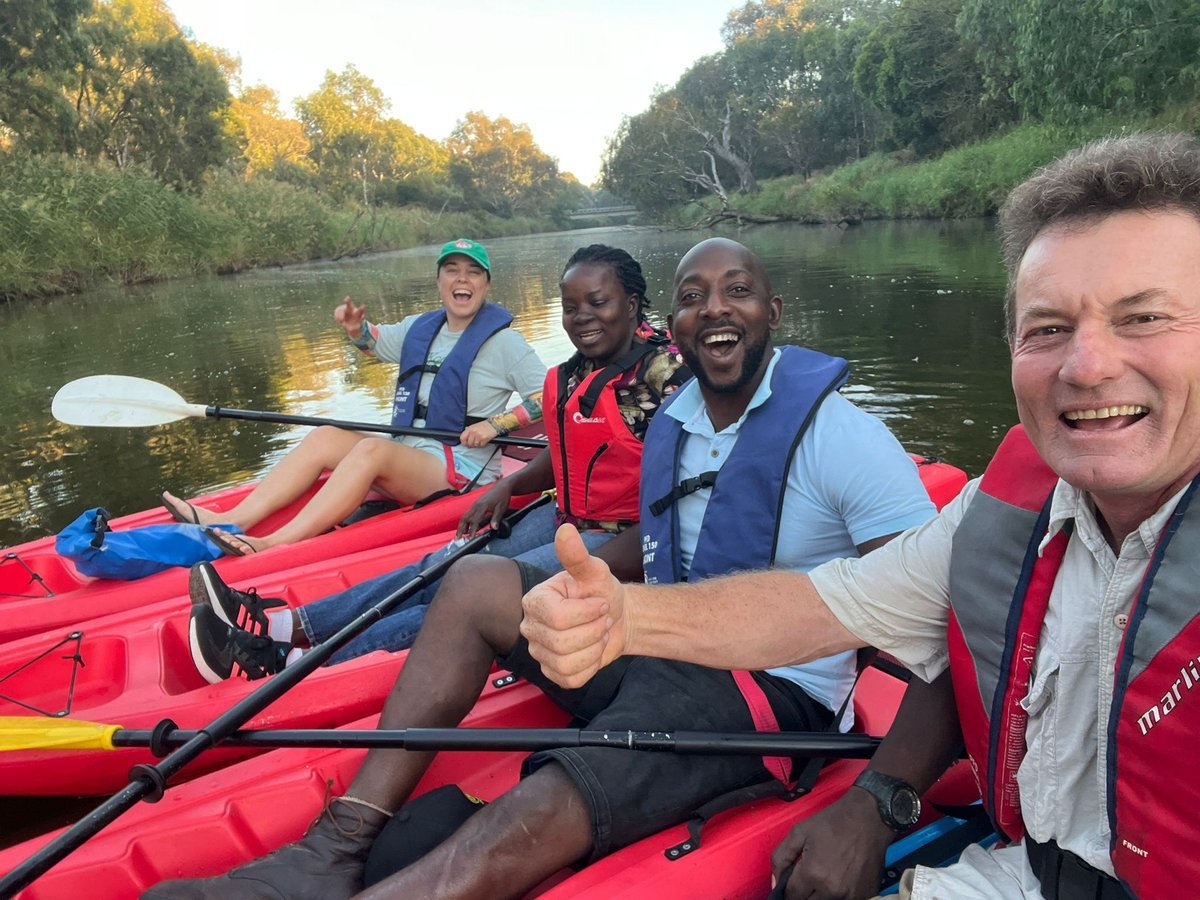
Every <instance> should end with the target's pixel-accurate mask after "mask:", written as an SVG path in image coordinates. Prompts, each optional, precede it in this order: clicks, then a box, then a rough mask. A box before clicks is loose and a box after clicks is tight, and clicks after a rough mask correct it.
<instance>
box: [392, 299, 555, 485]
mask: <svg viewBox="0 0 1200 900" xmlns="http://www.w3.org/2000/svg"><path fill="white" fill-rule="evenodd" d="M417 318H418V317H417V316H415V315H413V316H408V317H407V318H405V319H404V320H403V321H401V322H398V323H395V324H392V325H377V326H375V327H376V328H377V329H378V334H377V336H376V339H375V347H374V348H373V351H372V352H373V353H374V354H375V355H376V356H377V357H379V359H381V360H383V361H384V362H391V363H399V362H400V352H401V350H402V349H403V347H404V338H405V335H407V334H408V330H409V329H410V328H412V326H413V323H414V322H416V320H417ZM462 334H463V332H461V331H450V330H448V329H447V328H446V326H445V325H443V326H442V328H441V330H439V331H438V333H437V335H436V336H435V337H434V339H433V343H432V344H431V345H430V348H429V357H428V362H429V363H430V364H431V365H435V366H438V365H441V364H442V362H443V361H444V360H445V359H446V357H447V356H448V355H449V354H450V351H451V350H453V349H454V346H455V345H456V344H457V343H458V339H459V338H460V337H461V336H462ZM433 379H434V376H433V375H431V374H429V373H428V372H426V373H425V374H423V375H422V376H421V384H420V386H419V387H418V388H417V401H418V403H420V404H421V405H422V406H424V405H427V404H428V403H429V394H430V391H431V390H432V387H433ZM545 379H546V366H545V364H544V363H543V362H542V361H541V360H540V359H538V355H537V353H535V352H534V350H533V348H532V347H530V346H529V344H527V343H526V342H525V338H523V337H521V335H520V333H519V332H517V331H516V330H514V329H512V328H503V329H501V330H500V331H498V332H496V333H495V334H494V335H492V336H491V337H490V338H488V339H487V340H486V341H484V343H483V346H482V347H480V348H479V354H478V355H477V356H476V357H475V362H474V364H473V365H472V366H471V372H470V374H469V375H468V377H467V415H468V416H473V417H476V418H480V419H486V418H489V417H491V416H494V415H497V414H499V413H502V412H504V411H505V410H506V409H508V408H509V406H510V405H511V398H512V394H513V392H514V391H516V392H517V393H518V394H520V395H521V397H522V398H526V397H528V396H530V395H531V394H535V393H537V392H538V391H540V390H541V389H542V384H543V382H544V381H545ZM413 425H415V426H416V427H418V428H421V427H424V425H425V420H424V419H415V420H414V421H413ZM397 440H399V441H401V442H402V443H404V444H406V445H408V446H410V447H415V448H416V449H418V450H424V451H425V452H427V453H433V454H434V455H436V456H442V455H443V453H444V451H443V449H442V444H441V443H439V442H438V441H435V440H431V439H429V438H419V437H403V438H397ZM495 449H496V448H495V447H494V446H493V445H491V444H489V445H487V446H486V447H475V448H470V447H464V446H462V445H459V446H457V447H455V448H454V459H455V468H456V470H457V471H458V473H459V474H460V475H463V476H464V477H466V478H474V477H475V476H476V475H477V474H478V473H479V471H480V469H481V468H483V467H484V466H485V465H486V467H487V471H486V472H484V474H483V477H482V478H480V479H479V482H480V483H481V484H486V483H487V482H489V481H495V480H496V479H497V478H499V477H500V454H499V453H495V452H494V451H495Z"/></svg>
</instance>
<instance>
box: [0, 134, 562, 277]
mask: <svg viewBox="0 0 1200 900" xmlns="http://www.w3.org/2000/svg"><path fill="white" fill-rule="evenodd" d="M554 228H555V226H554V224H553V223H552V222H550V221H549V220H543V219H529V218H523V219H501V218H498V217H496V216H493V215H490V214H488V213H485V212H454V213H439V212H437V211H433V210H428V209H425V208H424V207H417V206H408V207H400V208H371V209H366V208H354V207H333V206H331V205H329V204H327V203H326V202H325V201H324V199H323V198H322V197H321V196H320V195H318V194H317V193H315V192H314V191H312V190H309V189H306V188H301V187H297V186H294V185H290V184H286V183H283V182H278V181H270V180H266V179H251V180H249V181H247V180H245V179H243V178H241V177H239V176H237V175H234V174H232V173H222V174H219V175H218V176H216V177H215V178H214V179H213V180H212V182H211V183H210V184H208V185H207V186H206V188H205V189H204V191H203V192H202V193H200V194H199V195H198V196H191V195H187V194H181V193H178V192H176V191H174V190H172V189H170V188H168V187H165V186H163V185H162V184H160V183H159V182H158V181H156V180H155V179H154V178H152V177H151V176H150V175H148V174H146V173H144V172H140V171H137V170H117V169H115V168H114V167H112V166H109V165H105V164H101V163H95V162H86V161H82V160H77V159H70V158H66V157H54V156H50V157H31V156H20V155H7V154H4V153H2V152H0V297H3V298H9V299H11V298H21V297H35V296H42V295H49V294H57V293H64V292H72V291H78V290H83V289H86V288H88V287H91V286H93V285H95V284H97V283H100V282H103V281H116V282H121V283H134V282H139V281H149V280H157V279H162V278H171V277H175V276H180V275H189V274H196V273H201V272H236V271H241V270H243V269H248V268H253V267H256V266H268V265H283V264H286V263H291V262H302V261H304V260H309V259H318V258H322V257H332V256H338V257H341V256H354V255H357V254H361V253H367V252H373V251H378V250H389V249H396V248H400V247H411V246H416V245H419V244H425V243H433V242H436V241H440V240H445V239H446V237H447V236H453V235H460V234H470V235H472V236H477V237H481V238H487V237H498V236H504V235H512V234H529V233H532V232H537V231H551V230H554Z"/></svg>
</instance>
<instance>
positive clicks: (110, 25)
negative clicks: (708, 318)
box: [0, 0, 588, 216]
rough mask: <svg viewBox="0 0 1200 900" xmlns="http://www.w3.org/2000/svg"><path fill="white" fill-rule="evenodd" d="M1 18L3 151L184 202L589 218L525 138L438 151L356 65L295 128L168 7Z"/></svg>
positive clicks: (468, 131) (477, 136) (45, 11)
mask: <svg viewBox="0 0 1200 900" xmlns="http://www.w3.org/2000/svg"><path fill="white" fill-rule="evenodd" d="M0 13H2V14H3V20H2V26H3V27H0V153H4V152H18V151H19V152H21V153H25V154H34V155H37V154H46V153H62V154H66V155H69V156H75V157H79V158H83V159H90V160H103V161H106V162H108V163H111V164H112V165H113V166H115V167H116V168H117V169H119V170H129V169H131V168H138V169H141V170H144V171H145V172H149V173H150V174H152V175H153V176H154V177H156V178H157V179H158V180H160V181H161V182H163V183H165V184H168V185H171V186H173V187H175V188H178V189H186V190H198V189H202V188H203V187H204V186H205V185H206V184H209V183H211V182H212V181H213V179H214V176H215V173H216V172H217V171H218V170H223V171H224V172H225V173H227V174H230V175H237V176H240V177H243V178H247V179H251V178H253V179H262V178H270V179H276V180H283V181H288V182H291V183H293V184H295V185H299V186H302V187H307V188H310V189H316V190H318V191H320V192H321V193H323V194H324V195H326V196H327V197H328V198H330V199H332V200H334V201H335V202H343V201H352V202H354V203H358V204H363V205H367V206H376V205H382V204H397V205H403V204H407V203H420V204H425V205H427V206H433V207H435V208H438V209H440V210H444V209H446V208H452V209H456V210H457V209H487V210H489V211H492V212H496V213H498V214H500V215H504V216H513V215H518V214H532V215H549V214H554V215H558V214H559V213H562V212H564V211H565V209H566V208H568V207H570V206H584V205H587V196H588V192H587V190H586V189H585V188H583V187H582V186H581V185H579V184H578V182H576V181H575V180H574V179H573V178H570V177H564V176H563V175H562V174H561V173H560V172H559V170H558V164H557V162H556V161H555V160H554V159H552V158H551V157H550V156H548V155H547V154H546V153H544V152H543V151H542V150H541V149H540V148H539V147H538V146H537V144H536V143H535V141H534V139H533V135H532V134H531V133H530V131H529V129H528V127H526V126H524V125H514V124H513V123H512V122H510V121H509V120H508V119H506V118H504V117H499V118H497V119H495V120H492V119H489V118H487V117H486V116H483V115H482V114H478V113H470V114H468V115H467V116H466V118H464V119H463V121H462V122H460V124H459V127H458V129H457V130H456V132H455V134H454V136H453V137H452V138H451V139H450V140H449V141H438V140H433V139H431V138H429V137H427V136H425V135H422V134H419V133H418V132H417V131H416V130H415V129H413V128H412V127H411V126H410V125H408V124H407V123H406V122H404V121H402V120H401V119H398V118H394V117H392V116H391V114H390V108H391V104H390V102H389V101H388V99H387V98H386V97H385V96H384V94H383V91H382V90H380V88H379V86H378V85H377V84H376V83H375V82H374V81H373V80H372V79H371V78H369V77H368V76H367V75H365V74H364V73H362V72H360V71H359V70H358V69H357V68H355V67H354V66H353V65H349V66H347V67H346V68H345V69H343V70H342V71H341V72H327V73H326V74H325V77H324V79H323V80H322V82H321V84H320V85H319V86H318V87H317V88H316V89H315V90H314V91H313V92H312V93H310V94H309V95H307V96H306V97H304V98H302V99H301V100H299V101H298V102H297V104H296V117H292V116H291V115H289V114H288V113H285V112H284V110H282V109H281V107H280V102H279V97H278V96H277V95H276V94H275V93H274V92H273V91H272V90H271V89H270V88H268V87H266V86H265V85H253V86H250V87H246V88H243V87H242V85H241V73H240V69H241V61H240V60H239V59H237V58H236V57H234V56H232V55H231V54H229V53H227V52H226V51H224V50H221V49H220V48H217V47H209V46H206V45H204V44H200V43H198V42H196V41H194V40H193V39H191V37H190V36H189V35H188V34H185V33H184V32H183V31H182V30H181V28H180V27H179V24H178V23H177V22H176V20H175V18H174V16H173V15H172V14H171V12H170V11H169V10H168V8H167V6H166V2H165V0H0ZM235 94H236V96H235ZM452 157H453V159H454V165H453V167H452V166H451V158H452Z"/></svg>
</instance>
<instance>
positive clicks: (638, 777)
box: [499, 563, 833, 861]
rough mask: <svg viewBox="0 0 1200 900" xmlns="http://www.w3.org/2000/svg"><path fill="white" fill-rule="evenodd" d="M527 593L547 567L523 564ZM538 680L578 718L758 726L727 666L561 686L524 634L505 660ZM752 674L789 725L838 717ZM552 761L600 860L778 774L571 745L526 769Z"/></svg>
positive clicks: (641, 660)
mask: <svg viewBox="0 0 1200 900" xmlns="http://www.w3.org/2000/svg"><path fill="white" fill-rule="evenodd" d="M518 566H520V568H521V577H522V581H523V585H524V588H525V590H528V589H529V587H532V586H533V585H534V584H537V583H538V582H539V581H543V580H544V579H545V578H547V577H549V576H548V573H545V572H543V571H542V570H540V569H536V568H534V567H532V566H526V565H524V564H522V563H518ZM499 662H500V664H501V665H502V666H504V668H506V669H508V670H509V671H510V672H513V673H514V674H516V675H519V676H520V677H522V678H524V679H526V680H528V681H531V682H533V683H534V684H536V685H537V686H538V687H540V688H541V689H542V690H543V691H545V692H546V694H547V695H548V696H549V697H550V698H551V699H552V700H553V701H554V702H555V703H557V704H558V705H559V706H561V707H562V708H563V709H565V710H567V712H570V713H572V714H573V715H575V716H576V718H577V720H579V723H580V724H587V725H589V726H590V727H592V728H612V729H615V730H621V731H626V730H631V729H632V730H635V731H677V730H681V729H682V730H692V731H753V730H754V723H753V721H752V720H751V718H750V711H749V709H748V708H747V706H746V701H745V700H744V699H743V698H742V694H741V692H740V691H739V690H738V687H737V685H736V684H735V682H734V680H733V676H732V675H730V674H729V673H728V672H726V671H723V670H720V669H709V668H705V667H704V666H697V665H692V664H690V663H680V662H675V661H673V660H664V659H654V658H651V657H623V658H622V659H619V660H617V661H616V662H615V663H613V664H612V665H609V666H606V667H605V668H603V669H601V670H600V671H599V672H598V673H596V675H595V676H594V677H593V678H592V680H591V681H589V682H588V683H587V684H586V685H584V686H583V687H581V688H577V689H574V690H568V689H565V688H561V687H559V686H558V685H556V684H554V683H553V682H552V681H550V680H549V679H548V678H546V676H545V675H543V674H542V671H541V667H540V666H539V665H538V663H537V661H536V660H534V659H533V658H532V657H531V656H530V655H529V647H528V645H527V644H526V642H525V640H524V638H522V639H520V640H519V641H518V642H517V644H516V646H515V647H513V649H512V651H511V652H510V653H509V654H508V655H507V656H506V657H504V658H502V659H500V660H499ZM754 678H755V680H756V681H757V682H758V684H759V686H760V687H762V689H763V692H764V693H765V694H766V695H767V699H768V700H769V701H770V704H771V709H772V710H773V711H774V713H775V717H776V719H777V720H778V721H779V727H780V728H781V729H782V730H784V731H823V730H826V729H827V728H828V727H829V725H830V722H831V721H832V719H833V713H832V712H830V711H829V710H828V709H826V708H825V707H824V706H822V705H821V704H819V703H817V702H816V701H814V700H813V699H812V698H811V697H809V696H808V694H806V693H805V692H804V690H803V688H801V687H800V686H799V685H797V684H795V683H794V682H791V681H788V680H787V679H784V678H776V677H774V676H771V675H766V674H764V673H761V672H756V673H754ZM548 762H554V763H557V764H559V765H561V766H562V767H563V769H564V770H565V771H566V772H567V774H568V775H569V776H570V777H571V779H572V780H573V781H574V782H575V784H576V786H577V787H578V788H579V792H580V794H581V795H582V796H583V798H584V800H585V801H586V803H587V805H588V811H589V814H590V817H591V822H592V856H591V859H590V860H589V861H591V860H595V859H599V858H600V857H602V856H605V855H607V854H609V853H611V852H612V851H614V850H616V849H619V848H620V847H624V846H626V845H627V844H631V843H633V842H634V841H637V840H640V839H641V838H643V837H646V836H647V835H650V834H654V833H655V832H657V831H661V830H662V829H664V828H668V827H670V826H672V825H676V824H678V823H679V822H682V821H684V820H686V819H687V818H689V817H690V816H691V814H692V813H693V812H694V811H695V810H696V809H697V808H699V807H700V806H703V805H704V804H705V803H707V802H708V801H709V800H711V799H713V798H714V797H719V796H721V795H722V794H725V793H728V792H730V791H733V790H736V789H738V788H742V787H746V786H748V785H752V784H757V783H759V782H763V781H768V780H770V779H771V778H772V777H773V776H772V775H771V773H770V772H769V771H768V770H767V768H766V767H765V766H764V765H763V762H762V759H761V758H760V757H755V756H692V755H683V754H674V753H670V752H661V751H648V750H647V751H638V750H632V751H631V750H621V749H617V748H609V747H578V748H575V747H572V748H563V749H559V750H547V751H543V752H540V753H535V754H533V755H532V756H530V757H529V758H528V759H527V760H526V761H525V769H524V771H525V774H529V773H531V772H534V771H536V770H537V769H538V768H539V767H540V766H543V765H545V764H546V763H548Z"/></svg>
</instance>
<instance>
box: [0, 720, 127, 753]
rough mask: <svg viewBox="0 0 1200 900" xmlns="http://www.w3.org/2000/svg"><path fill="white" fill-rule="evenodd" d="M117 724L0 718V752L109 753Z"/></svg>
mask: <svg viewBox="0 0 1200 900" xmlns="http://www.w3.org/2000/svg"><path fill="white" fill-rule="evenodd" d="M120 730H121V726H120V725H104V724H102V723H100V722H80V721H77V720H75V719H35V718H32V717H30V716H0V752H3V751H5V750H112V749H114V747H113V742H112V737H113V735H114V734H116V733H117V732H118V731H120Z"/></svg>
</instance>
